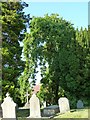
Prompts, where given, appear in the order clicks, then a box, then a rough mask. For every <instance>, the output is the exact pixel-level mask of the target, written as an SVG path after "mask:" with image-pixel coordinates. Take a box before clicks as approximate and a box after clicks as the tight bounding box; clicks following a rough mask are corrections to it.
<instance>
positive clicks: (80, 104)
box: [77, 100, 84, 109]
mask: <svg viewBox="0 0 90 120" xmlns="http://www.w3.org/2000/svg"><path fill="white" fill-rule="evenodd" d="M77 108H78V109H82V108H84V106H83V102H82V101H81V100H78V102H77Z"/></svg>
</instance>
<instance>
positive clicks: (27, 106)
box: [24, 90, 30, 109]
mask: <svg viewBox="0 0 90 120" xmlns="http://www.w3.org/2000/svg"><path fill="white" fill-rule="evenodd" d="M29 96H30V94H28V90H27V92H26V95H25V97H26V98H27V102H26V104H25V106H24V108H25V109H29V108H30V103H29V101H28V97H29Z"/></svg>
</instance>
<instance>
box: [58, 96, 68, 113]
mask: <svg viewBox="0 0 90 120" xmlns="http://www.w3.org/2000/svg"><path fill="white" fill-rule="evenodd" d="M58 103H59V110H60V113H65V112H67V111H70V106H69V100H68V99H67V98H66V97H61V98H60V99H59V100H58Z"/></svg>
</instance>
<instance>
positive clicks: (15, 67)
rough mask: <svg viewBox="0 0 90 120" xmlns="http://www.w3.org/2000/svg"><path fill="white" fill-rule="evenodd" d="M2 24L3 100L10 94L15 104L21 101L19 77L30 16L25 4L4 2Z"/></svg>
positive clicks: (2, 5)
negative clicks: (22, 45) (7, 93)
mask: <svg viewBox="0 0 90 120" xmlns="http://www.w3.org/2000/svg"><path fill="white" fill-rule="evenodd" d="M0 5H1V11H2V15H1V16H0V17H1V19H0V22H1V24H2V59H3V60H2V93H3V98H4V97H5V94H6V92H9V93H10V94H11V96H12V97H13V98H14V100H15V102H18V101H19V99H20V98H19V97H20V96H19V87H20V86H19V84H18V77H19V76H20V74H21V73H22V72H23V68H24V62H23V61H22V60H21V54H22V47H20V42H22V40H23V38H24V36H25V35H24V33H25V32H26V27H27V26H28V23H29V15H25V14H24V12H23V9H24V8H25V7H27V6H28V4H26V3H25V2H2V3H0Z"/></svg>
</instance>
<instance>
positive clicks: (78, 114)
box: [17, 108, 90, 120]
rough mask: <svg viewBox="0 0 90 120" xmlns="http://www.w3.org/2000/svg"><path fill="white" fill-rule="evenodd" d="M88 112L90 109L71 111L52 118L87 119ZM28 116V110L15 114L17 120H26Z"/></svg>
mask: <svg viewBox="0 0 90 120" xmlns="http://www.w3.org/2000/svg"><path fill="white" fill-rule="evenodd" d="M89 112H90V108H89V109H88V108H85V109H72V110H71V111H70V112H66V113H65V114H60V113H58V114H56V116H55V117H54V118H88V113H89ZM29 115H30V113H29V109H26V110H23V109H22V110H19V111H18V112H17V117H18V120H26V119H25V118H27V117H28V116H29Z"/></svg>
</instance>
